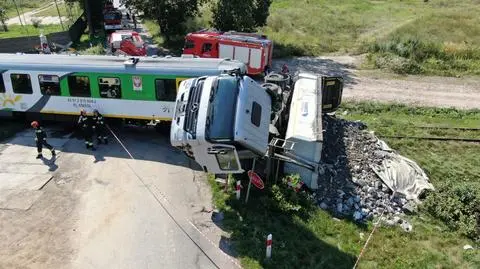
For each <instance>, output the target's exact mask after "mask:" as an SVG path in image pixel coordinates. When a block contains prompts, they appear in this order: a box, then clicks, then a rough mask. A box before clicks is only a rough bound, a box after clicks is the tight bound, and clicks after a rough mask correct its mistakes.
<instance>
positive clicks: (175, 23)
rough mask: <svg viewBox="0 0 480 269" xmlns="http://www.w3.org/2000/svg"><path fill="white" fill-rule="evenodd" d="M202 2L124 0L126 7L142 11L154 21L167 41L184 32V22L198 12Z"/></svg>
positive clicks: (199, 0)
mask: <svg viewBox="0 0 480 269" xmlns="http://www.w3.org/2000/svg"><path fill="white" fill-rule="evenodd" d="M201 2H202V0H125V1H123V3H124V4H125V5H126V6H128V7H133V8H134V9H136V10H140V11H143V13H144V15H145V16H146V17H148V18H152V19H155V20H156V21H157V23H158V25H159V26H160V33H161V34H162V35H163V36H164V37H165V39H166V40H167V41H169V40H170V38H171V37H172V36H174V35H176V34H179V33H182V31H183V30H184V22H185V21H186V20H187V18H189V17H193V16H195V15H196V14H197V12H198V5H199V4H200V3H201Z"/></svg>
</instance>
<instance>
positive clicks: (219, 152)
mask: <svg viewBox="0 0 480 269" xmlns="http://www.w3.org/2000/svg"><path fill="white" fill-rule="evenodd" d="M207 154H208V155H209V156H211V157H208V158H207V159H212V160H214V162H215V164H214V163H210V162H209V163H207V164H206V165H207V169H208V172H210V173H215V174H228V173H233V174H236V173H243V169H242V167H241V166H240V159H239V158H238V153H237V150H236V149H235V147H234V146H231V145H215V146H211V147H208V148H207Z"/></svg>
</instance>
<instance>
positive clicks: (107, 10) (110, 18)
mask: <svg viewBox="0 0 480 269" xmlns="http://www.w3.org/2000/svg"><path fill="white" fill-rule="evenodd" d="M122 17H123V15H122V12H121V11H120V10H118V9H116V8H115V7H114V6H113V3H112V2H110V1H108V2H107V3H106V4H105V7H104V8H103V22H104V26H105V30H121V29H123V27H122Z"/></svg>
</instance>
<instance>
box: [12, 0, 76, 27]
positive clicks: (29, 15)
mask: <svg viewBox="0 0 480 269" xmlns="http://www.w3.org/2000/svg"><path fill="white" fill-rule="evenodd" d="M62 3H63V1H58V2H57V4H58V5H60V4H62ZM54 5H55V3H54V2H51V3H48V4H45V5H43V6H41V7H39V8H37V9H34V10H31V11H28V12H25V13H23V14H20V17H18V16H16V17H13V18H10V19H8V20H7V21H6V23H7V25H14V24H21V23H23V24H27V25H28V24H33V23H32V19H33V18H37V19H40V20H41V23H42V24H60V18H58V16H44V17H37V16H35V15H36V14H38V13H40V12H42V11H44V10H46V9H49V8H51V7H52V6H54ZM66 20H68V18H67V17H64V16H62V21H66Z"/></svg>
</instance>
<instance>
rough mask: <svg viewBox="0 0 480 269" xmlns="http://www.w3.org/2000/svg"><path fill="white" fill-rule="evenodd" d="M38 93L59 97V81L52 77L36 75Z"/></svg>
mask: <svg viewBox="0 0 480 269" xmlns="http://www.w3.org/2000/svg"><path fill="white" fill-rule="evenodd" d="M38 83H39V84H40V92H41V93H42V94H43V95H60V79H59V78H58V76H54V75H38Z"/></svg>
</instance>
